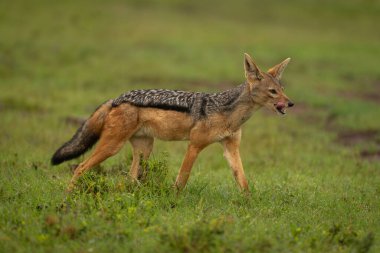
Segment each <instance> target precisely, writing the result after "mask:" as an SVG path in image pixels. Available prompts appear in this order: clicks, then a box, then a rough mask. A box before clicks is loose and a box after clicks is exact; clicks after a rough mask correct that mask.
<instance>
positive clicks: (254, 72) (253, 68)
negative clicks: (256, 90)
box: [244, 53, 263, 81]
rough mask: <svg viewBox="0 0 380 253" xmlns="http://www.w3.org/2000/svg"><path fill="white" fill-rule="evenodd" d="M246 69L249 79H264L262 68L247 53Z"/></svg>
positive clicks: (246, 75)
mask: <svg viewBox="0 0 380 253" xmlns="http://www.w3.org/2000/svg"><path fill="white" fill-rule="evenodd" d="M244 70H245V77H246V78H247V80H251V81H254V80H261V79H263V75H262V73H261V70H260V69H259V68H258V67H257V65H256V64H255V63H254V61H253V60H252V58H251V56H249V54H247V53H245V54H244Z"/></svg>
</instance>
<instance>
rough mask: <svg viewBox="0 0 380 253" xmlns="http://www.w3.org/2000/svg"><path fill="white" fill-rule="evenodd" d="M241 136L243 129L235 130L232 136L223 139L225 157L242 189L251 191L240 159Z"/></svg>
mask: <svg viewBox="0 0 380 253" xmlns="http://www.w3.org/2000/svg"><path fill="white" fill-rule="evenodd" d="M240 138H241V130H238V131H237V132H235V133H234V134H233V135H232V136H229V137H227V138H225V139H224V140H223V141H222V145H223V148H224V157H225V158H226V160H227V161H228V164H229V165H230V168H231V170H232V172H233V174H234V177H235V180H236V182H237V183H238V184H239V187H240V189H242V190H244V191H249V188H248V182H247V179H246V177H245V174H244V169H243V164H242V162H241V159H240V151H239V147H240Z"/></svg>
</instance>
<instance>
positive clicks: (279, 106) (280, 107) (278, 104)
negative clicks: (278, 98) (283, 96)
mask: <svg viewBox="0 0 380 253" xmlns="http://www.w3.org/2000/svg"><path fill="white" fill-rule="evenodd" d="M284 107H285V103H283V102H278V103H277V105H276V108H277V109H279V110H282V109H284Z"/></svg>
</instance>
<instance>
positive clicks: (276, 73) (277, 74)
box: [268, 58, 290, 80]
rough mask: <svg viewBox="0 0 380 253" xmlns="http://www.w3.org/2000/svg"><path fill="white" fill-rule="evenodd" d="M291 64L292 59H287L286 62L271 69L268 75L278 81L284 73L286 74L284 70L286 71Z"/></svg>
mask: <svg viewBox="0 0 380 253" xmlns="http://www.w3.org/2000/svg"><path fill="white" fill-rule="evenodd" d="M289 62H290V58H287V59H286V60H284V61H283V62H281V63H280V64H277V65H276V66H274V67H273V68H271V69H269V70H268V74H270V75H272V76H273V77H274V78H276V79H277V80H280V79H281V76H282V72H284V70H285V68H286V66H287V65H288V63H289Z"/></svg>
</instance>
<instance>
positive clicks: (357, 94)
mask: <svg viewBox="0 0 380 253" xmlns="http://www.w3.org/2000/svg"><path fill="white" fill-rule="evenodd" d="M344 79H345V80H347V81H352V80H353V79H350V78H344ZM360 81H361V80H357V81H355V82H360ZM370 86H371V89H370V90H366V91H343V92H339V94H338V95H339V96H342V97H344V98H356V99H360V100H364V101H371V102H374V103H377V104H380V80H379V79H377V80H375V81H372V83H371V84H370Z"/></svg>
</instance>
